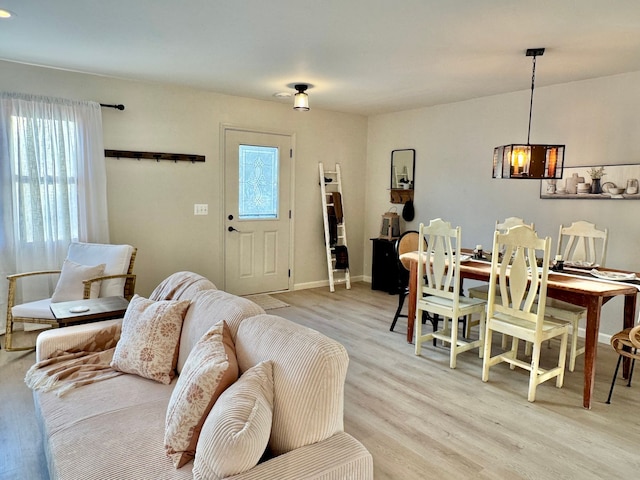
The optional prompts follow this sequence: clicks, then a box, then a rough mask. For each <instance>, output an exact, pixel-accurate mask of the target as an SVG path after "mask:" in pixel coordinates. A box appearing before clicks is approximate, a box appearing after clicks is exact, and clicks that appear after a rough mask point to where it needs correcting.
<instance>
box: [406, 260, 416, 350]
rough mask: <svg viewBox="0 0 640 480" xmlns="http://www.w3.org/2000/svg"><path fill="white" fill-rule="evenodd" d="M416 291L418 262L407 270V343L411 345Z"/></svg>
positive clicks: (414, 319)
mask: <svg viewBox="0 0 640 480" xmlns="http://www.w3.org/2000/svg"><path fill="white" fill-rule="evenodd" d="M417 290H418V262H411V268H410V269H409V306H408V310H407V343H413V327H414V323H415V321H416V299H417V298H418V295H417Z"/></svg>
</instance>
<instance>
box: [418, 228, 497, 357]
mask: <svg viewBox="0 0 640 480" xmlns="http://www.w3.org/2000/svg"><path fill="white" fill-rule="evenodd" d="M420 238H426V240H427V243H426V244H427V245H428V247H427V248H425V244H424V242H420V247H419V250H418V252H419V253H418V285H417V286H418V288H417V293H418V295H417V300H416V318H418V319H420V318H422V314H423V312H427V313H429V314H431V315H439V316H441V317H443V322H442V327H441V328H440V329H438V330H436V331H434V332H432V333H428V334H424V335H423V334H422V322H421V321H417V322H416V323H415V325H416V330H415V354H416V355H420V352H421V348H422V344H423V343H424V342H427V341H429V340H433V339H439V340H442V341H443V342H444V343H448V344H450V345H451V351H450V355H449V367H451V368H456V359H457V356H458V354H460V353H462V352H465V351H467V350H471V349H474V348H478V350H479V351H478V354H479V356H480V357H481V358H482V345H483V339H484V319H485V307H486V302H485V301H483V300H478V299H475V298H469V297H463V296H461V295H460V248H461V245H462V243H461V239H460V238H461V229H460V227H456V228H452V227H451V224H450V223H449V222H445V221H444V220H442V219H441V218H437V219H435V220H431V222H430V223H429V225H428V226H425V225H424V224H422V223H421V224H420ZM473 314H478V315H480V331H479V337H480V338H479V339H478V340H475V341H471V340H468V339H462V338H459V337H458V319H460V317H468V318H471V316H472V315H473ZM463 331H464V328H463Z"/></svg>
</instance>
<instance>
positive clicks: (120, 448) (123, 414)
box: [34, 272, 373, 480]
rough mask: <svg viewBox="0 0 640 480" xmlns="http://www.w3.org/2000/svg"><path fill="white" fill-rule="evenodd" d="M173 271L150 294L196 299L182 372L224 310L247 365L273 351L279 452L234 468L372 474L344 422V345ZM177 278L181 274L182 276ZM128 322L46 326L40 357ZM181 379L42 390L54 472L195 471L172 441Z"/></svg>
mask: <svg viewBox="0 0 640 480" xmlns="http://www.w3.org/2000/svg"><path fill="white" fill-rule="evenodd" d="M170 278H172V280H173V281H172V282H167V281H165V282H164V283H163V284H161V285H160V286H158V288H156V291H155V292H154V294H152V296H151V298H154V299H156V300H158V299H177V300H184V299H189V300H191V304H190V306H189V309H188V310H187V313H186V315H185V318H184V324H183V327H182V334H181V339H180V349H179V356H178V363H177V371H178V373H179V372H180V370H181V368H182V367H183V366H184V364H185V361H186V358H187V356H188V354H189V352H190V351H191V349H192V348H193V347H194V345H195V344H196V342H197V341H198V339H199V338H200V337H201V336H202V335H203V334H204V333H205V332H206V331H207V330H208V329H209V328H210V327H211V326H213V325H215V324H216V323H218V322H219V321H220V320H225V321H226V322H227V323H228V325H229V327H230V330H231V334H232V337H233V339H234V342H235V345H236V354H237V359H238V365H239V367H240V372H244V371H246V370H247V369H249V368H250V367H252V366H254V365H256V364H258V363H260V362H262V361H265V360H271V361H272V365H273V397H274V398H273V424H272V430H271V436H270V439H269V446H270V451H271V453H272V455H271V456H265V457H264V458H263V460H262V461H261V462H260V463H258V465H257V466H255V467H253V468H252V469H250V470H248V471H245V472H243V473H240V474H237V475H233V476H231V477H227V478H230V479H231V478H232V479H233V480H245V479H246V480H250V479H256V480H257V479H261V480H263V479H278V480H286V479H291V480H294V479H295V480H301V479H327V480H329V479H347V478H348V479H371V478H373V461H372V458H371V455H370V454H369V452H368V451H367V450H366V449H365V448H364V446H363V445H362V444H361V443H360V442H358V441H357V440H356V439H354V438H353V437H351V436H350V435H348V434H347V433H345V432H344V430H343V402H344V381H345V376H346V371H347V365H348V356H347V353H346V350H345V349H344V347H343V346H342V345H340V344H339V343H338V342H336V341H334V340H332V339H330V338H328V337H326V336H324V335H322V334H320V333H318V332H316V331H314V330H311V329H309V328H306V327H302V326H300V325H297V324H295V323H293V322H290V321H288V320H285V319H283V318H281V317H277V316H274V315H267V314H266V313H265V312H264V310H262V308H260V307H259V306H257V305H256V304H254V303H253V302H251V301H249V300H247V299H244V298H240V297H236V296H234V295H231V294H229V293H226V292H223V291H220V290H216V289H215V286H214V285H213V284H212V283H211V282H209V281H208V280H206V279H205V278H204V277H200V276H199V275H196V274H193V273H189V272H179V273H177V274H174V275H173V276H172V277H170ZM176 278H179V279H180V281H179V282H175V280H176ZM168 280H169V279H168ZM176 285H177V287H176ZM121 322H122V320H121V319H120V320H108V321H104V322H97V323H91V324H86V325H78V326H73V327H68V328H62V329H56V330H51V331H46V332H43V333H42V334H40V336H39V337H38V343H37V359H38V360H43V359H46V358H48V357H49V356H50V355H52V354H53V352H55V351H57V350H72V349H73V347H74V345H79V344H82V343H83V342H84V341H86V339H87V338H88V337H89V336H90V335H92V334H93V333H94V332H95V331H96V329H100V328H104V327H105V326H110V325H111V326H115V327H117V328H115V329H114V330H115V331H116V336H119V326H120V325H121ZM175 384H176V379H174V380H173V381H172V382H171V384H170V385H163V384H161V383H157V382H154V381H152V380H148V379H145V378H142V377H139V376H136V375H132V374H124V375H121V376H118V377H115V378H110V379H108V380H104V381H100V382H97V383H93V384H90V385H85V386H83V387H80V388H77V389H75V390H72V391H70V392H69V393H67V394H65V395H63V396H57V395H56V394H55V392H47V393H44V392H40V391H35V392H34V401H35V405H36V411H37V415H38V419H39V423H40V427H41V431H42V435H43V439H44V445H45V451H46V457H47V462H48V467H49V473H50V476H51V478H54V479H69V480H71V479H73V480H76V479H80V478H82V479H108V478H111V479H136V480H141V479H154V480H155V479H182V478H194V473H193V465H194V463H193V462H190V463H188V464H186V465H185V466H183V467H182V468H179V469H176V468H175V467H174V466H173V464H172V462H171V460H170V459H169V458H168V457H167V455H166V453H165V449H164V443H163V441H164V433H165V414H166V410H167V404H168V402H169V399H170V397H171V393H172V391H173V388H174V386H175ZM197 458H198V450H196V459H197ZM196 478H200V477H199V476H197V477H196Z"/></svg>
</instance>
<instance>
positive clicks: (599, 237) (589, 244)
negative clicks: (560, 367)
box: [546, 220, 609, 372]
mask: <svg viewBox="0 0 640 480" xmlns="http://www.w3.org/2000/svg"><path fill="white" fill-rule="evenodd" d="M608 239H609V231H608V229H606V228H605V229H604V230H598V228H596V226H595V224H593V223H589V222H585V221H582V220H580V221H578V222H573V223H572V224H571V225H570V226H568V227H565V226H563V225H560V230H559V232H558V243H557V247H556V255H562V258H563V260H564V265H565V267H571V266H577V267H587V268H593V267H595V266H596V265H599V266H601V267H603V266H604V263H605V260H606V258H607V241H608ZM546 314H547V315H548V316H550V317H553V318H555V319H558V320H562V321H565V322H568V323H569V324H570V325H571V345H570V348H569V371H570V372H573V371H574V370H575V368H576V358H577V357H578V355H582V354H584V351H585V349H584V347H581V348H578V326H579V322H580V320H581V319H583V318H586V316H587V307H582V306H579V305H573V304H571V303H568V302H563V301H561V300H556V299H555V298H547V304H546Z"/></svg>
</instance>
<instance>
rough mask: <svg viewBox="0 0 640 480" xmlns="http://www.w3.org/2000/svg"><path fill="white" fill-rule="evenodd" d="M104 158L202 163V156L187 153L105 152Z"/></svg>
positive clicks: (203, 158)
mask: <svg viewBox="0 0 640 480" xmlns="http://www.w3.org/2000/svg"><path fill="white" fill-rule="evenodd" d="M104 156H105V157H111V158H135V159H136V160H142V159H145V160H155V161H156V162H159V161H160V160H170V161H172V162H191V163H195V162H204V160H205V157H204V155H191V154H187V153H158V152H134V151H131V150H105V151H104Z"/></svg>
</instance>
